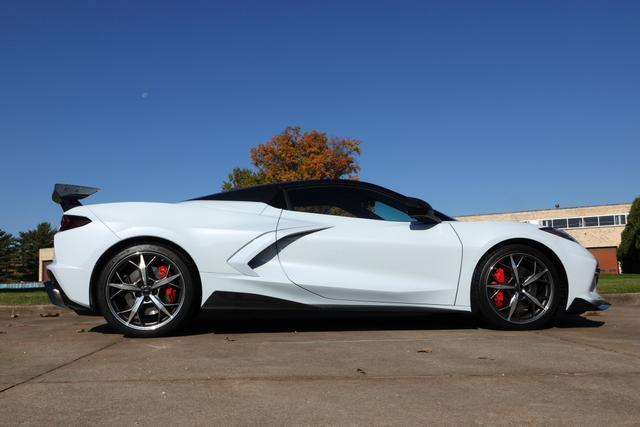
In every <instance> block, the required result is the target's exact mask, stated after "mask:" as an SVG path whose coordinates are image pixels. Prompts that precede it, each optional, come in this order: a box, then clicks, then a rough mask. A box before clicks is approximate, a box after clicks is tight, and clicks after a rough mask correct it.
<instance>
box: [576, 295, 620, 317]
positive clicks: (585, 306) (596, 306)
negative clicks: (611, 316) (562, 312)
mask: <svg viewBox="0 0 640 427" xmlns="http://www.w3.org/2000/svg"><path fill="white" fill-rule="evenodd" d="M610 306H611V304H609V303H608V302H606V301H605V300H597V301H593V302H590V301H587V300H584V299H582V298H576V299H575V300H573V302H572V303H571V305H570V306H569V308H568V309H567V313H569V314H582V313H584V312H586V311H603V310H606V309H608V308H609V307H610Z"/></svg>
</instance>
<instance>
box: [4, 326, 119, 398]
mask: <svg viewBox="0 0 640 427" xmlns="http://www.w3.org/2000/svg"><path fill="white" fill-rule="evenodd" d="M121 342H123V339H122V338H121V339H119V340H117V341H114V342H112V343H109V344H107V345H105V346H102V347H100V348H98V349H96V350H94V351H91V352H89V353H86V354H83V355H82V356H79V357H76V358H75V359H73V360H70V361H68V362H65V363H63V364H61V365H58V366H54V367H53V368H51V369H48V370H46V371H44V372H41V373H39V374H36V375H34V376H32V377H30V378H27V379H26V380H24V381H20V382H17V383H15V384H12V385H10V386H8V387H5V388H3V389H0V393H4V392H5V391H8V390H11V389H12V388H15V387H18V386H21V385H23V384H26V383H28V382H30V381H33V380H35V379H37V378H40V377H42V376H44V375H47V374H49V373H51V372H54V371H56V370H58V369H60V368H64V367H66V366H69V365H71V364H73V363H75V362H77V361H79V360H82V359H84V358H86V357H89V356H93V355H94V354H96V353H99V352H101V351H102V350H106V349H107V348H109V347H113V346H114V345H116V344H119V343H121Z"/></svg>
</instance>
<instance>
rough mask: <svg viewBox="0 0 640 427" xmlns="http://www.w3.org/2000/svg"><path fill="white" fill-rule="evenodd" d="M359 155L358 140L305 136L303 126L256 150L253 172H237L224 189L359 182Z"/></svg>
mask: <svg viewBox="0 0 640 427" xmlns="http://www.w3.org/2000/svg"><path fill="white" fill-rule="evenodd" d="M359 155H360V141H359V140H357V139H352V138H339V137H327V134H326V133H325V132H320V131H317V130H311V131H309V132H305V133H302V132H301V130H300V126H289V127H287V128H286V129H285V130H284V131H283V132H282V133H280V134H278V135H275V136H274V137H272V138H271V139H270V140H269V141H267V142H265V143H263V144H260V145H258V146H256V147H253V148H252V149H251V163H252V164H253V166H254V168H253V169H247V168H234V169H233V171H232V172H231V173H230V174H229V177H228V178H227V179H228V180H227V181H225V182H224V183H223V184H222V189H223V190H225V191H226V190H233V189H236V188H243V187H249V186H252V185H257V184H267V183H271V182H282V181H296V180H305V179H358V172H359V171H360V166H359V165H358V160H357V156H359Z"/></svg>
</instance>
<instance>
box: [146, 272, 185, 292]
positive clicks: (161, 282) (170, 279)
mask: <svg viewBox="0 0 640 427" xmlns="http://www.w3.org/2000/svg"><path fill="white" fill-rule="evenodd" d="M180 276H181V274H180V273H178V274H174V275H173V276H169V277H165V278H164V279H160V280H158V281H157V282H156V283H154V284H153V286H151V289H157V288H159V287H161V286H164V285H168V284H170V283H171V282H173V281H174V280H175V279H177V278H178V277H180Z"/></svg>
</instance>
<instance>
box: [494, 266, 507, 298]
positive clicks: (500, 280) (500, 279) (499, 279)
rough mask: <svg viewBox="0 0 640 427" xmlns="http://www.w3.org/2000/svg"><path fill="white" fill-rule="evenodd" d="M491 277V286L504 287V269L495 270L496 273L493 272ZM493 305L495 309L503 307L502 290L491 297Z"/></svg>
mask: <svg viewBox="0 0 640 427" xmlns="http://www.w3.org/2000/svg"><path fill="white" fill-rule="evenodd" d="M492 276H493V278H494V279H495V280H494V281H493V282H491V284H492V285H498V284H500V285H504V281H505V279H506V277H505V272H504V268H502V267H498V268H496V271H494V272H493V275H492ZM493 305H495V306H496V307H497V308H502V307H504V292H503V291H502V290H499V291H498V292H496V294H495V296H494V297H493Z"/></svg>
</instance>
